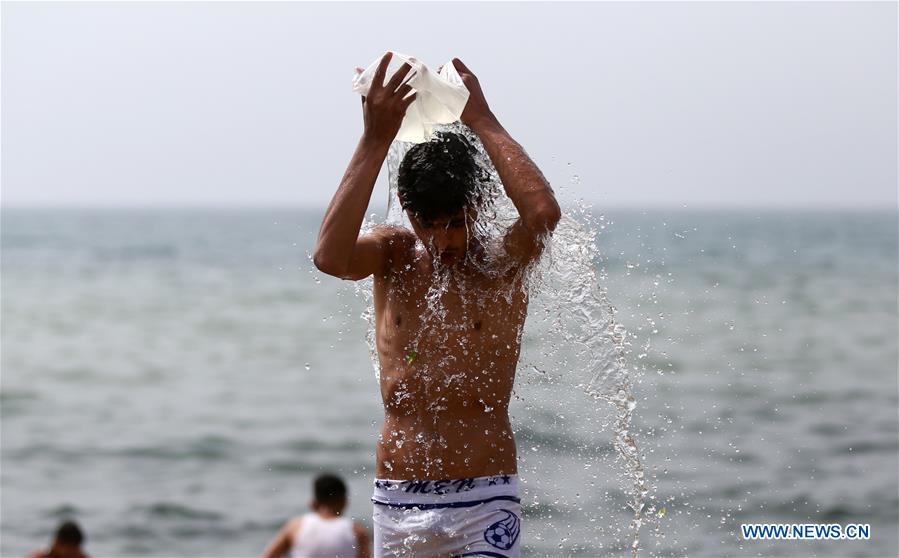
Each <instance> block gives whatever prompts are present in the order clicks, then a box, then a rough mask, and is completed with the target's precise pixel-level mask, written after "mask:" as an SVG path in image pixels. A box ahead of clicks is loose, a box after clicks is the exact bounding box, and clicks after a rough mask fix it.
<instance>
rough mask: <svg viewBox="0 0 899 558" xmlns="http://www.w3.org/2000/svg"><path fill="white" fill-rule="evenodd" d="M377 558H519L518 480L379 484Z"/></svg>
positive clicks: (492, 478) (514, 477)
mask: <svg viewBox="0 0 899 558" xmlns="http://www.w3.org/2000/svg"><path fill="white" fill-rule="evenodd" d="M371 500H372V502H373V503H374V514H373V523H374V546H375V553H374V555H375V558H462V557H470V558H519V556H520V555H521V550H520V546H521V537H520V536H519V535H520V534H521V500H520V499H519V497H518V476H517V475H496V476H489V477H474V478H467V479H449V480H387V479H377V480H375V490H374V495H373V496H372V499H371Z"/></svg>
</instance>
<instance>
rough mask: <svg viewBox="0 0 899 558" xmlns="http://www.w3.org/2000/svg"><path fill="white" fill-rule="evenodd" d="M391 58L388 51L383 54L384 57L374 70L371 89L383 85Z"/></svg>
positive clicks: (390, 53) (391, 54)
mask: <svg viewBox="0 0 899 558" xmlns="http://www.w3.org/2000/svg"><path fill="white" fill-rule="evenodd" d="M391 56H393V53H392V52H390V51H389V50H388V51H387V52H385V53H384V56H382V57H381V62H380V63H379V64H378V69H377V70H375V76H374V78H373V79H372V82H371V86H372V87H381V86H383V85H384V75H385V74H386V73H387V66H388V65H389V64H390V57H391Z"/></svg>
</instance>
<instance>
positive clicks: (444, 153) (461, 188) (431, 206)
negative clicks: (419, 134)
mask: <svg viewBox="0 0 899 558" xmlns="http://www.w3.org/2000/svg"><path fill="white" fill-rule="evenodd" d="M472 153H474V146H472V145H471V143H470V142H469V141H468V139H467V138H466V137H465V136H463V135H462V134H459V133H456V132H447V131H439V132H436V133H435V134H434V137H433V138H432V139H431V140H430V141H427V142H424V143H418V144H416V145H414V146H412V147H411V148H410V149H409V151H408V152H407V153H406V156H405V157H403V161H402V162H401V163H400V168H399V172H398V173H397V193H398V194H399V198H400V204H401V205H402V206H403V209H405V210H408V211H410V212H412V213H413V214H414V215H416V217H418V218H419V219H422V220H425V221H430V220H433V219H436V218H440V217H449V216H452V215H455V214H456V213H458V212H459V211H461V210H462V209H464V208H465V207H468V206H470V205H472V204H475V205H476V204H478V203H479V201H480V199H479V195H480V193H481V188H480V186H481V184H482V183H483V182H485V181H486V179H487V178H486V176H487V175H486V173H485V172H484V170H483V169H482V168H481V167H480V166H479V165H478V164H477V162H476V161H475V159H474V156H473V155H472Z"/></svg>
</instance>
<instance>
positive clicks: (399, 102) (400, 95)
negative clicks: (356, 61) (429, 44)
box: [362, 52, 416, 143]
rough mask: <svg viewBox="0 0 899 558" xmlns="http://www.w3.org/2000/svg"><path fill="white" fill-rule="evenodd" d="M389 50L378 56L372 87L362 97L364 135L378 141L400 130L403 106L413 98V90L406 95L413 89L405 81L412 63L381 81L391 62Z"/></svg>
mask: <svg viewBox="0 0 899 558" xmlns="http://www.w3.org/2000/svg"><path fill="white" fill-rule="evenodd" d="M391 57H392V53H390V52H387V53H386V54H384V56H383V57H382V58H381V63H380V64H378V69H377V70H375V75H374V78H373V79H372V84H371V88H370V89H369V90H368V95H364V96H363V97H362V116H363V118H364V120H365V131H364V132H363V137H365V138H367V139H369V140H372V141H375V142H377V143H390V142H391V141H393V138H395V137H396V134H397V132H399V131H400V125H401V124H402V123H403V117H404V116H405V115H406V108H408V106H409V105H410V104H412V101H414V100H415V96H416V94H415V93H413V94H412V95H409V96H408V97H406V94H407V93H409V91H411V90H412V88H411V87H410V86H409V85H407V84H406V83H404V80H405V78H406V75H407V74H408V73H409V70H410V69H411V68H412V66H411V65H410V64H409V63H408V62H406V63H405V64H403V65H402V67H400V69H399V70H397V71H396V73H395V74H393V76H391V78H390V81H389V82H387V83H386V84H385V83H384V76H385V74H386V73H387V66H388V64H390V58H391Z"/></svg>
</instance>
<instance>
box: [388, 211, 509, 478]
mask: <svg viewBox="0 0 899 558" xmlns="http://www.w3.org/2000/svg"><path fill="white" fill-rule="evenodd" d="M412 222H413V228H414V229H415V231H416V232H417V233H419V234H418V235H414V234H413V233H412V232H411V231H408V230H405V232H399V233H396V232H395V233H394V235H393V236H392V240H391V242H392V248H393V258H392V261H391V265H390V266H389V268H388V271H387V272H386V273H385V274H384V275H380V276H379V275H376V276H375V278H374V308H375V334H376V343H377V350H378V357H379V361H380V366H381V374H380V376H381V379H380V383H381V386H380V387H381V396H382V398H383V403H384V415H385V420H384V425H383V428H382V430H381V435H380V438H379V442H378V446H377V471H376V473H377V476H378V478H387V479H452V478H465V477H476V476H485V475H494V474H514V473H516V472H517V466H516V454H515V440H514V437H513V434H512V428H511V424H510V422H509V414H508V405H509V399H510V396H511V391H512V385H513V382H514V379H515V368H516V364H517V362H518V356H519V351H520V346H521V330H522V327H523V326H524V321H525V317H526V315H527V296H526V294H525V293H524V292H523V289H522V286H521V274H520V273H506V274H499V275H498V276H493V274H488V273H485V272H484V271H482V270H481V269H479V267H480V266H477V265H472V264H473V262H482V261H483V259H484V251H483V249H482V248H481V246H480V245H476V244H474V243H473V241H472V239H471V238H470V237H469V230H468V227H467V226H466V220H465V219H462V220H461V224H462V226H461V227H460V226H459V219H458V218H457V219H456V221H453V220H452V219H445V220H443V221H442V222H438V223H436V224H434V223H424V224H422V223H421V222H417V221H415V220H414V219H412ZM416 236H418V238H421V240H422V241H423V242H424V243H425V246H426V248H425V249H422V248H421V245H419V247H418V249H416V246H415V240H416ZM447 253H454V254H455V255H454V256H453V257H450V258H447V257H445V256H446V254H447ZM435 260H436V261H437V262H439V263H435ZM435 265H436V266H437V267H438V268H442V270H443V271H442V272H443V273H449V274H450V275H451V278H450V287H449V288H448V289H446V291H445V292H443V293H442V295H441V296H440V303H441V305H442V308H443V309H445V312H446V313H445V315H444V317H443V318H442V319H440V318H439V317H437V316H433V315H429V314H430V312H429V310H428V304H427V300H426V295H427V293H428V290H429V288H430V287H431V285H432V284H433V282H434V281H435V276H434V268H435Z"/></svg>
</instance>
